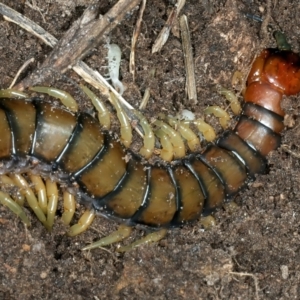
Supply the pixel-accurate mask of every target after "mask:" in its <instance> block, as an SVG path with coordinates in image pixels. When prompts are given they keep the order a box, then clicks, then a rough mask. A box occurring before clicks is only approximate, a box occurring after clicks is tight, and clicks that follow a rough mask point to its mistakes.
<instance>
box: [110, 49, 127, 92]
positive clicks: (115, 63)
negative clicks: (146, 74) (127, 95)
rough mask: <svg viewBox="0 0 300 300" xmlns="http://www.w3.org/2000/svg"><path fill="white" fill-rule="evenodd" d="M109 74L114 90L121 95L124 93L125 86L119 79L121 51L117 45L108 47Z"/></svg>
mask: <svg viewBox="0 0 300 300" xmlns="http://www.w3.org/2000/svg"><path fill="white" fill-rule="evenodd" d="M107 59H108V73H109V79H110V80H111V82H112V84H113V86H114V88H115V89H116V90H117V91H118V92H119V94H120V95H122V94H123V93H124V85H123V83H122V82H121V81H120V79H119V75H120V74H119V73H120V64H121V49H120V47H119V46H118V45H116V44H109V45H108V53H107Z"/></svg>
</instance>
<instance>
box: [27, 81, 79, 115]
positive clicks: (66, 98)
mask: <svg viewBox="0 0 300 300" xmlns="http://www.w3.org/2000/svg"><path fill="white" fill-rule="evenodd" d="M29 90H31V91H35V92H38V93H44V94H48V95H49V96H52V97H55V98H57V99H59V100H60V101H61V102H62V104H63V105H65V106H66V107H68V108H69V110H71V111H73V112H77V111H78V104H77V102H76V101H75V99H74V98H73V97H72V96H71V95H70V94H69V93H67V92H65V91H63V90H59V89H56V88H53V87H47V86H34V87H30V88H29Z"/></svg>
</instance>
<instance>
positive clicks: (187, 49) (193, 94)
mask: <svg viewBox="0 0 300 300" xmlns="http://www.w3.org/2000/svg"><path fill="white" fill-rule="evenodd" d="M179 23H180V30H181V39H182V48H183V56H184V64H185V70H186V91H187V96H188V99H189V103H192V104H194V105H195V104H197V102H198V101H197V90H196V80H195V67H194V57H193V51H192V45H191V37H190V30H189V25H188V21H187V17H186V15H182V16H181V17H180V21H179Z"/></svg>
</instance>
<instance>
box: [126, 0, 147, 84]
mask: <svg viewBox="0 0 300 300" xmlns="http://www.w3.org/2000/svg"><path fill="white" fill-rule="evenodd" d="M146 3H147V0H142V5H141V8H140V12H139V16H138V19H137V21H136V25H135V28H134V31H133V35H132V39H131V52H130V59H129V71H130V73H131V74H132V77H133V81H134V80H135V47H136V42H137V39H138V37H139V35H140V32H141V25H142V20H143V14H144V10H145V7H146Z"/></svg>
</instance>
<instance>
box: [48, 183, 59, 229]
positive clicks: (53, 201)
mask: <svg viewBox="0 0 300 300" xmlns="http://www.w3.org/2000/svg"><path fill="white" fill-rule="evenodd" d="M46 190H47V197H48V207H47V225H46V227H47V229H48V230H51V229H52V227H53V224H54V217H55V213H56V210H57V202H58V190H57V184H56V182H53V181H52V180H51V179H47V180H46Z"/></svg>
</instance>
